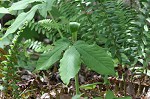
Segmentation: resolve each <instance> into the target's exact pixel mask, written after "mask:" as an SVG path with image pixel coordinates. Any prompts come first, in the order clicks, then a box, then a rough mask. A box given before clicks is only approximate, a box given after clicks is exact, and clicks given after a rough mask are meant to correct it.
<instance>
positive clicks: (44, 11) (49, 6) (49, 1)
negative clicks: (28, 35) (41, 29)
mask: <svg viewBox="0 0 150 99" xmlns="http://www.w3.org/2000/svg"><path fill="white" fill-rule="evenodd" d="M54 2H55V0H46V2H45V3H42V4H41V6H40V7H39V13H40V15H42V16H43V17H44V18H46V16H47V11H51V10H52V6H53V3H54Z"/></svg>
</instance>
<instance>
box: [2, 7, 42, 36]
mask: <svg viewBox="0 0 150 99" xmlns="http://www.w3.org/2000/svg"><path fill="white" fill-rule="evenodd" d="M38 7H39V5H36V6H34V7H33V8H32V9H31V10H30V11H28V12H27V13H24V12H23V13H21V14H20V15H19V16H18V17H17V18H16V20H15V21H14V23H13V24H12V25H11V26H10V27H9V28H8V30H7V31H6V33H5V35H4V36H3V38H5V37H6V36H8V35H9V34H11V33H14V32H15V31H16V30H17V29H18V28H20V27H22V26H23V25H24V23H25V22H26V21H31V20H32V18H33V17H34V14H35V12H36V10H37V9H38Z"/></svg>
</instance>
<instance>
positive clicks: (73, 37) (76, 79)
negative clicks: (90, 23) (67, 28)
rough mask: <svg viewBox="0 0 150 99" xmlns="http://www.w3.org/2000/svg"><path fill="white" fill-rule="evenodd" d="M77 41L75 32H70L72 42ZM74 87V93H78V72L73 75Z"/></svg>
mask: <svg viewBox="0 0 150 99" xmlns="http://www.w3.org/2000/svg"><path fill="white" fill-rule="evenodd" d="M75 41H77V32H74V33H72V42H75ZM75 88H76V95H79V94H80V91H79V77H78V73H77V74H76V76H75Z"/></svg>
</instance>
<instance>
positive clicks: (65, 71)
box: [59, 46, 81, 85]
mask: <svg viewBox="0 0 150 99" xmlns="http://www.w3.org/2000/svg"><path fill="white" fill-rule="evenodd" d="M80 65H81V60H80V54H79V52H78V51H77V50H76V49H75V47H74V46H72V47H70V48H69V49H67V50H66V51H65V53H64V55H63V58H62V59H61V60H60V68H59V72H60V76H61V79H62V81H63V82H64V83H65V84H67V85H68V84H69V81H70V79H71V78H74V77H75V75H76V74H77V73H78V72H79V69H80Z"/></svg>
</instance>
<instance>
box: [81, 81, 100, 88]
mask: <svg viewBox="0 0 150 99" xmlns="http://www.w3.org/2000/svg"><path fill="white" fill-rule="evenodd" d="M98 84H102V83H100V82H97V83H92V84H86V85H81V86H80V88H82V89H85V90H88V89H94V88H95V87H96V85H98Z"/></svg>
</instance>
